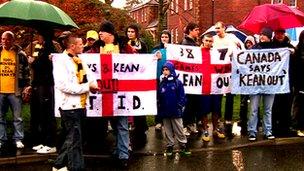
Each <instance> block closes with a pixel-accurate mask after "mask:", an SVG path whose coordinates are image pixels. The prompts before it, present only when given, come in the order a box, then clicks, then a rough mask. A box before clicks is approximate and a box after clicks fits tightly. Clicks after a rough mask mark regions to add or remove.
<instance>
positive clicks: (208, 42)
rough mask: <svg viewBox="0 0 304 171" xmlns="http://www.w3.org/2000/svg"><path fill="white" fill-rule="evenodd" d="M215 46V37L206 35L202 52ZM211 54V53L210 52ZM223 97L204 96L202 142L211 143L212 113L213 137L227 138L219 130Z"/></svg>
mask: <svg viewBox="0 0 304 171" xmlns="http://www.w3.org/2000/svg"><path fill="white" fill-rule="evenodd" d="M212 44H213V37H212V35H210V34H205V35H204V37H203V39H202V51H210V49H211V48H212ZM209 53H210V52H209ZM221 102H222V96H221V95H215V94H213V95H202V104H201V105H202V119H201V121H202V131H201V132H202V134H203V137H202V140H203V141H205V142H209V141H210V137H209V133H208V113H210V112H212V125H213V135H215V136H216V137H217V138H225V135H224V134H223V133H222V132H221V130H220V129H219V123H218V121H219V116H220V115H221V105H222V103H221Z"/></svg>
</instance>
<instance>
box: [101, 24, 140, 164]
mask: <svg viewBox="0 0 304 171" xmlns="http://www.w3.org/2000/svg"><path fill="white" fill-rule="evenodd" d="M99 35H100V40H101V46H100V53H101V54H116V53H134V49H133V48H132V47H131V46H130V45H128V44H124V42H123V41H120V40H118V37H117V35H116V33H115V27H114V25H113V23H111V22H109V21H105V22H103V23H101V25H100V29H99ZM112 120H113V122H114V124H113V126H114V127H113V129H114V131H115V133H116V149H115V151H114V156H115V158H117V159H118V162H119V163H118V164H119V166H121V167H124V168H125V167H127V166H128V160H129V144H130V140H129V130H128V117H127V116H116V117H114V118H113V119H112Z"/></svg>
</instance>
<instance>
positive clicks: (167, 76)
mask: <svg viewBox="0 0 304 171" xmlns="http://www.w3.org/2000/svg"><path fill="white" fill-rule="evenodd" d="M162 73H163V74H162V80H161V81H160V84H159V87H158V100H159V102H158V106H159V111H158V114H159V116H160V117H161V118H162V119H163V124H164V130H165V135H166V141H167V149H166V153H165V154H166V155H167V156H172V154H173V146H174V141H175V140H174V137H175V138H176V139H177V141H178V143H179V145H180V149H181V153H182V154H184V155H190V154H191V152H190V151H189V150H188V148H187V138H186V135H185V134H184V132H183V120H182V116H183V112H184V108H185V103H186V97H185V91H184V87H183V84H182V82H181V81H180V80H179V79H178V76H177V75H176V73H175V69H174V65H173V64H172V63H171V62H166V63H165V64H164V65H163V68H162Z"/></svg>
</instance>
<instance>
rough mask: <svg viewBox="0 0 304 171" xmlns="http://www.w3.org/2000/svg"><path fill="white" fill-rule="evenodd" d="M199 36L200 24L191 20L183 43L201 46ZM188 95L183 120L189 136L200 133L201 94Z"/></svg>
mask: <svg viewBox="0 0 304 171" xmlns="http://www.w3.org/2000/svg"><path fill="white" fill-rule="evenodd" d="M198 37H199V26H198V24H196V23H193V22H190V23H188V25H187V26H186V28H185V37H184V39H183V40H182V42H181V45H188V46H199V44H198V40H197V39H198ZM186 96H187V103H186V109H185V114H184V116H183V121H184V126H185V127H184V133H185V134H186V135H187V136H189V135H190V133H198V131H197V127H196V122H198V120H199V119H198V116H199V115H200V114H201V103H200V102H201V95H194V94H187V95H186ZM189 131H190V132H189Z"/></svg>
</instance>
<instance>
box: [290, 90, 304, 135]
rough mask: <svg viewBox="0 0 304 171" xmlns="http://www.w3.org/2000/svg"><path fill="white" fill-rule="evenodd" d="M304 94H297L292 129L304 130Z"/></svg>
mask: <svg viewBox="0 0 304 171" xmlns="http://www.w3.org/2000/svg"><path fill="white" fill-rule="evenodd" d="M303 104H304V94H300V93H295V95H294V98H293V104H292V111H293V112H292V115H291V121H292V127H293V128H294V129H297V130H302V131H303V130H304V106H303Z"/></svg>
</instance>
